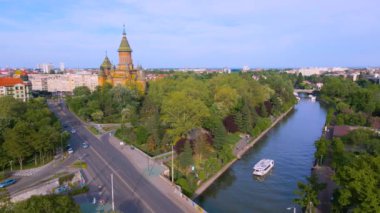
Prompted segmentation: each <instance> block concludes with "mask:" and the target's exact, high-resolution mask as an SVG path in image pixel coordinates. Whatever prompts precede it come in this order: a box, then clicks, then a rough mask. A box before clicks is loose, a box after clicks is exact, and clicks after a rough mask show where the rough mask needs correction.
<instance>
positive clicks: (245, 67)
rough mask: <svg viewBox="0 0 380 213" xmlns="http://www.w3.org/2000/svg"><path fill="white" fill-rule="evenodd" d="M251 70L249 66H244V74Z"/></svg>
mask: <svg viewBox="0 0 380 213" xmlns="http://www.w3.org/2000/svg"><path fill="white" fill-rule="evenodd" d="M250 70H251V69H250V68H249V66H247V65H245V66H243V69H242V72H248V71H250Z"/></svg>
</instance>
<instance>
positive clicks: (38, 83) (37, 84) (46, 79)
mask: <svg viewBox="0 0 380 213" xmlns="http://www.w3.org/2000/svg"><path fill="white" fill-rule="evenodd" d="M29 79H30V82H31V84H32V90H33V91H47V92H72V91H73V90H74V89H75V88H76V87H80V86H86V87H88V88H89V89H90V90H91V91H94V90H95V89H96V87H97V86H98V76H97V75H96V74H30V75H29Z"/></svg>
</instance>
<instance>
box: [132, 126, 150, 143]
mask: <svg viewBox="0 0 380 213" xmlns="http://www.w3.org/2000/svg"><path fill="white" fill-rule="evenodd" d="M135 131H136V141H137V144H144V143H145V142H146V140H147V139H148V137H149V132H148V131H147V130H146V129H145V128H144V127H143V126H139V127H137V128H136V129H135Z"/></svg>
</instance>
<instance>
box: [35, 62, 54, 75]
mask: <svg viewBox="0 0 380 213" xmlns="http://www.w3.org/2000/svg"><path fill="white" fill-rule="evenodd" d="M38 68H39V69H41V70H42V72H43V73H50V70H52V69H53V68H54V67H53V65H52V64H47V63H46V64H39V65H38Z"/></svg>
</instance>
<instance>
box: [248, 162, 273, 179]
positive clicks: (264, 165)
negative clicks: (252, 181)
mask: <svg viewBox="0 0 380 213" xmlns="http://www.w3.org/2000/svg"><path fill="white" fill-rule="evenodd" d="M273 166H274V160H271V159H261V160H260V161H259V162H257V163H256V164H255V166H254V167H253V172H252V174H254V175H258V176H263V175H266V174H267V173H268V172H269V171H270V170H271V169H272V168H273Z"/></svg>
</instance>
